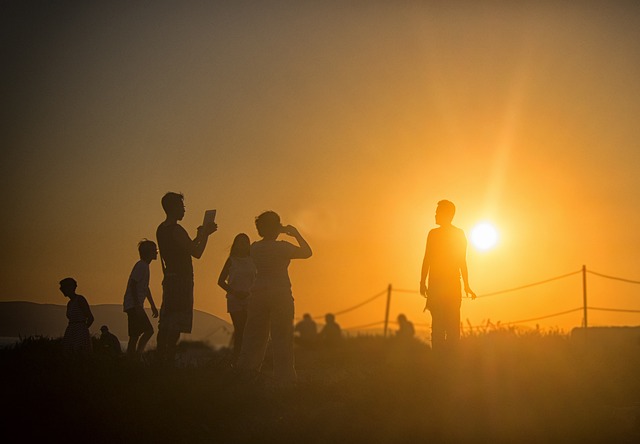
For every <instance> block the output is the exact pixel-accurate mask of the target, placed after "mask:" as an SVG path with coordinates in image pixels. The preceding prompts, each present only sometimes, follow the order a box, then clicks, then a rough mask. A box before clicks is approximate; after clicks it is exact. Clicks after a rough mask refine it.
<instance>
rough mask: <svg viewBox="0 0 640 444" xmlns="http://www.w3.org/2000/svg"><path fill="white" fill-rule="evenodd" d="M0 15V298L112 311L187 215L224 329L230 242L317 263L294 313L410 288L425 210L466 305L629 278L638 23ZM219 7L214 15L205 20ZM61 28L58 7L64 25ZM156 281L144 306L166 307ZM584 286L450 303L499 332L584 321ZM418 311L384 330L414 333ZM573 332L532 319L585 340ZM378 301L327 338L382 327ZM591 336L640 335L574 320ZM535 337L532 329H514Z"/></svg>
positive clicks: (633, 289) (202, 8) (623, 293)
mask: <svg viewBox="0 0 640 444" xmlns="http://www.w3.org/2000/svg"><path fill="white" fill-rule="evenodd" d="M7 3H8V4H9V6H8V7H7V10H8V11H7V13H6V14H2V15H3V19H2V23H1V24H2V29H6V30H7V31H6V36H7V37H6V38H3V45H4V47H5V49H6V51H3V54H5V55H4V58H5V63H3V65H4V66H5V68H4V69H3V73H2V74H1V76H2V78H1V79H0V80H2V85H3V86H2V88H3V97H5V100H4V105H5V107H6V110H5V113H3V115H4V116H5V118H4V119H3V121H4V123H5V126H6V129H5V130H4V131H3V134H4V136H3V139H4V143H3V146H4V147H5V150H4V152H5V154H4V159H3V162H2V166H0V168H1V173H2V174H1V177H0V180H1V181H2V185H3V189H4V190H5V208H6V212H5V215H4V217H3V226H2V232H3V233H4V235H3V240H2V244H3V248H1V249H0V250H1V251H0V255H1V256H0V260H1V261H2V274H1V275H0V276H1V279H0V298H1V299H2V300H28V301H34V302H41V303H59V304H63V303H65V299H64V298H63V296H62V295H61V294H60V293H59V291H58V289H57V282H58V281H59V280H60V279H61V278H63V277H66V276H73V277H75V278H76V279H77V280H78V282H79V289H78V291H79V292H80V293H81V294H84V295H85V296H87V298H88V299H89V301H90V303H92V304H102V303H121V301H122V295H123V292H124V287H125V284H126V280H127V277H128V274H129V271H130V269H131V267H132V266H133V264H134V263H135V261H136V260H137V251H136V244H137V242H138V241H139V240H140V239H141V238H144V237H149V238H153V236H154V233H155V228H156V226H157V225H158V223H160V222H161V221H162V219H163V212H162V208H161V206H160V198H161V197H162V195H163V194H164V193H165V192H167V191H180V192H183V193H184V194H185V204H186V207H187V214H186V216H185V219H184V221H183V225H184V226H185V228H187V230H188V231H189V232H190V233H191V234H192V235H195V229H196V227H197V226H198V225H199V224H200V223H201V220H202V214H203V212H204V210H206V209H209V208H216V209H217V210H218V224H219V227H220V228H219V231H218V232H217V233H215V234H214V235H213V237H212V238H211V239H210V243H209V245H208V247H207V250H206V251H205V254H204V257H203V258H202V259H201V260H199V261H195V281H196V284H195V285H196V295H195V298H196V302H195V305H196V308H198V309H201V310H204V311H207V312H210V313H213V314H215V315H218V316H220V317H223V318H225V319H226V318H227V315H226V314H225V300H224V293H223V291H222V290H221V289H220V288H218V287H217V286H216V280H217V276H218V273H219V270H220V268H221V266H222V264H223V262H224V260H225V258H226V255H227V254H228V248H229V246H230V244H231V240H232V239H233V237H234V236H235V234H237V233H238V232H246V233H248V234H249V235H250V236H251V237H252V238H253V239H256V232H255V229H254V227H253V218H254V217H255V216H256V215H257V214H259V213H260V212H261V211H263V210H267V209H273V210H275V211H277V212H279V213H280V215H281V216H282V219H283V222H285V223H291V224H294V225H296V226H297V227H298V228H299V229H300V231H301V232H302V233H303V234H304V235H305V237H306V238H307V239H308V241H309V242H310V244H311V246H312V248H313V250H314V256H313V258H311V259H310V260H307V261H299V262H297V263H294V264H293V265H292V266H291V268H290V273H291V276H292V281H293V285H294V296H295V297H296V310H297V314H298V315H301V314H302V313H304V312H310V313H311V314H312V315H314V316H318V315H323V314H324V313H326V312H330V311H339V310H341V309H344V308H348V307H350V306H353V305H355V304H357V303H359V302H361V301H363V300H365V299H367V298H369V297H371V296H373V295H375V294H376V293H379V292H381V291H383V290H384V289H385V288H386V286H387V285H388V284H389V283H391V284H392V285H393V286H394V287H395V288H402V289H416V290H417V288H418V280H419V277H420V266H421V261H422V254H423V252H424V243H425V240H426V235H427V232H428V230H429V229H431V228H433V227H434V220H433V215H434V211H435V205H436V203H437V201H438V200H440V199H445V198H446V199H450V200H452V201H453V202H454V203H455V204H456V205H457V208H458V212H457V215H456V218H455V219H454V224H456V225H458V226H459V227H461V228H463V229H464V230H465V231H466V232H467V234H469V232H470V230H471V228H472V227H473V225H474V224H475V223H476V222H478V221H480V220H484V219H488V220H491V221H492V222H493V223H494V224H495V225H496V226H497V228H498V229H499V231H500V235H501V240H500V244H499V245H498V247H497V248H495V249H494V250H491V251H489V252H484V253H483V252H479V251H475V250H474V249H473V248H472V247H470V248H469V251H468V263H469V269H470V281H471V285H472V287H473V288H474V290H475V291H476V293H478V294H484V293H490V292H494V291H499V290H502V289H506V288H512V287H517V286H520V285H524V284H528V283H530V282H535V281H539V280H543V279H547V278H551V277H554V276H557V275H562V274H565V273H568V272H572V271H577V270H578V269H580V267H581V266H582V265H583V264H586V265H587V266H588V267H589V269H592V270H594V271H598V272H600V273H605V274H609V275H614V276H620V277H625V278H629V279H636V280H638V279H640V272H638V266H637V258H636V256H637V255H636V250H637V246H638V245H639V244H640V234H638V230H637V228H636V227H638V226H639V225H640V206H639V205H638V197H640V179H639V177H638V165H639V160H640V146H639V145H638V144H639V142H638V141H639V140H640V126H639V125H638V124H637V118H638V117H637V116H638V115H640V86H638V82H637V79H638V78H640V26H638V25H639V24H640V8H639V7H637V6H631V5H632V3H631V2H629V3H628V4H627V3H624V2H620V3H617V4H616V5H608V6H597V5H596V2H593V3H592V4H587V3H585V5H583V6H580V7H578V6H574V7H569V6H565V7H559V6H553V5H551V2H545V5H544V6H539V5H536V3H537V2H529V3H530V4H529V5H521V6H517V7H516V6H504V5H502V6H499V5H497V4H493V6H479V5H475V4H474V3H473V2H464V3H458V4H457V5H449V2H426V4H423V5H419V4H418V2H391V3H392V4H391V3H388V2H356V3H354V4H352V5H351V6H343V5H342V2H335V4H333V5H326V4H316V3H317V2H279V3H278V5H277V6H271V7H256V6H255V5H253V4H251V2H246V3H242V2H234V4H233V5H224V4H222V2H204V1H199V2H168V1H161V2H154V5H153V6H147V7H142V6H132V5H131V4H130V3H128V2H122V3H121V4H118V3H117V2H108V4H101V5H93V6H86V5H84V3H83V2H77V4H74V2H67V5H68V6H67V7H66V8H65V7H62V6H49V7H48V8H43V7H41V6H40V7H38V8H35V7H34V8H31V7H29V4H30V2H18V1H15V2H7ZM217 3H220V4H217ZM56 8H60V9H56ZM588 279H589V287H588V288H589V301H590V305H593V306H596V307H613V308H628V309H640V287H638V286H637V285H633V284H625V283H621V282H616V281H611V280H605V279H602V278H598V277H595V276H592V275H590V276H589V278H588ZM160 281H161V270H160V267H159V265H158V264H157V263H154V264H152V291H153V292H154V295H155V298H156V300H157V301H160V300H161V289H160ZM581 304H582V287H581V277H580V276H578V275H576V276H571V277H569V278H566V279H563V280H561V281H557V282H554V283H552V284H547V285H544V286H540V287H534V288H532V289H529V290H526V291H521V292H516V293H509V294H505V295H499V296H493V297H487V298H483V299H478V300H476V301H473V302H471V301H464V302H463V307H462V317H463V319H467V318H468V319H469V321H470V322H471V323H472V324H474V325H478V324H480V323H482V322H484V321H486V320H487V319H491V320H492V321H493V322H496V321H502V322H509V321H515V320H520V319H528V318H533V317H537V316H544V315H546V314H550V313H556V312H561V311H564V310H568V309H572V308H576V307H580V306H581ZM422 307H423V299H422V298H420V297H419V296H418V295H411V294H405V293H394V295H393V298H392V306H391V317H392V319H395V317H396V315H397V314H398V313H400V312H404V313H405V314H406V315H407V316H408V317H409V319H411V320H413V321H414V322H416V323H417V324H427V323H428V322H430V318H429V316H428V315H426V314H423V313H422ZM581 316H582V314H581V313H573V314H570V315H565V316H561V317H556V318H552V319H548V320H545V321H540V325H541V326H543V327H550V326H559V327H561V328H564V329H569V328H571V327H574V326H578V325H580V322H581ZM383 317H384V298H379V299H378V300H376V301H375V302H372V303H371V304H368V305H366V306H364V307H362V308H360V309H358V310H355V311H353V312H351V313H348V314H345V315H343V316H339V317H338V319H337V320H338V322H339V323H340V324H342V325H343V326H344V327H350V326H356V325H361V324H367V323H371V322H376V321H381V320H382V319H383ZM589 317H590V323H591V324H593V325H598V324H599V325H604V324H613V325H637V324H638V323H640V315H639V314H620V313H613V314H611V313H604V312H590V314H589ZM529 325H533V324H529Z"/></svg>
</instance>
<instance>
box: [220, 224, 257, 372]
mask: <svg viewBox="0 0 640 444" xmlns="http://www.w3.org/2000/svg"><path fill="white" fill-rule="evenodd" d="M250 247H251V241H250V240H249V236H247V235H246V234H244V233H240V234H238V235H237V236H236V237H235V239H233V244H232V245H231V250H230V251H229V257H228V258H227V261H226V262H225V263H224V266H223V267H222V271H221V272H220V277H218V285H219V286H220V287H221V288H222V289H223V290H225V291H226V292H227V313H229V315H230V316H231V321H232V322H233V360H232V365H235V363H236V361H237V360H238V356H239V355H240V349H241V347H242V337H243V335H244V326H245V324H246V323H247V302H248V298H249V295H250V291H251V287H252V286H253V281H254V280H255V277H256V267H255V265H253V261H252V260H251V257H250V256H249V250H250Z"/></svg>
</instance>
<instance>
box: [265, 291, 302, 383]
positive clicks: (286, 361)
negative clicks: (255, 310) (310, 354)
mask: <svg viewBox="0 0 640 444" xmlns="http://www.w3.org/2000/svg"><path fill="white" fill-rule="evenodd" d="M293 316H294V305H293V298H291V297H289V298H287V299H285V300H283V301H279V302H278V304H277V305H276V306H275V307H274V310H273V314H272V319H271V340H272V344H273V376H274V379H275V380H276V381H277V382H278V383H281V384H287V385H289V384H295V382H296V379H297V377H296V369H295V363H294V354H293Z"/></svg>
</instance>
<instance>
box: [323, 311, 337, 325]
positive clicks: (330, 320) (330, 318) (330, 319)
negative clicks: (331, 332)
mask: <svg viewBox="0 0 640 444" xmlns="http://www.w3.org/2000/svg"><path fill="white" fill-rule="evenodd" d="M324 320H325V321H327V324H333V322H334V321H335V320H336V317H335V316H334V315H333V313H327V314H326V315H324Z"/></svg>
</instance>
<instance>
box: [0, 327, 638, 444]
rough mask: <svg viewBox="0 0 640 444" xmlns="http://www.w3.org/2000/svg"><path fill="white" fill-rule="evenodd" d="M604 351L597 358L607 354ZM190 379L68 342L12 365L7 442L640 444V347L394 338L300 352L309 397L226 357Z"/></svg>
mask: <svg viewBox="0 0 640 444" xmlns="http://www.w3.org/2000/svg"><path fill="white" fill-rule="evenodd" d="M594 349H595V348H594ZM181 356H182V359H181V361H180V363H181V367H179V368H164V369H163V368H155V367H153V366H148V365H140V364H137V365H136V364H134V363H131V362H128V361H126V360H124V359H120V360H111V359H107V358H106V357H100V356H96V357H95V358H94V359H92V360H91V361H85V362H68V361H65V360H63V359H62V357H61V354H60V342H59V340H50V339H43V338H27V339H25V340H23V341H22V342H21V343H20V344H18V345H17V346H16V347H15V348H14V349H10V350H3V351H1V352H0V359H1V360H0V366H1V367H0V369H1V371H2V380H3V386H4V389H3V404H4V405H5V406H6V408H5V411H8V412H7V413H6V414H5V415H3V422H6V424H5V426H4V427H3V430H4V431H5V433H7V432H9V434H11V435H13V436H18V437H20V441H21V442H35V441H39V440H43V441H46V442H62V441H66V442H69V441H71V442H194V443H200V442H216V443H243V442H247V443H249V442H251V443H271V442H274V443H275V442H277V443H288V442H302V443H304V444H311V443H331V442H336V443H338V442H340V443H342V442H346V443H351V442H353V443H414V442H430V443H439V442H447V443H449V442H473V443H485V442H492V443H513V442H532V443H533V442H536V443H537V442H558V443H559V442H562V443H565V442H634V443H635V442H640V345H635V346H630V347H629V348H628V349H625V350H622V349H607V348H606V347H598V348H597V352H594V351H593V349H592V348H591V347H587V346H585V345H584V344H583V345H580V346H578V345H576V344H574V343H572V341H571V340H569V339H568V338H567V337H565V336H562V335H559V334H548V335H544V334H540V333H534V334H527V335H521V334H518V333H517V332H514V331H507V330H502V331H495V332H488V333H483V334H479V335H476V336H470V337H466V338H464V340H463V341H462V343H461V347H460V350H459V353H458V354H457V356H452V357H449V358H447V359H445V358H443V357H441V356H437V355H434V353H433V352H432V351H431V350H430V349H429V347H428V346H426V345H425V344H423V343H420V342H418V341H415V342H411V343H399V342H397V341H396V340H394V339H385V338H381V337H360V338H351V339H347V340H345V341H344V344H343V345H342V346H340V347H337V348H334V349H319V350H304V349H297V351H296V367H297V369H298V374H299V385H298V387H297V388H296V389H293V390H291V389H289V390H278V389H275V388H273V387H272V386H271V385H270V384H269V378H268V375H269V368H268V365H265V369H264V371H265V374H266V376H265V381H264V382H265V383H264V384H259V385H257V386H246V385H242V384H241V383H240V382H239V381H237V380H236V379H235V378H234V375H233V374H232V372H231V371H230V370H229V367H228V365H227V364H226V363H227V353H226V351H224V350H222V351H215V352H214V351H212V350H209V349H206V348H203V347H202V346H199V344H188V343H187V344H183V353H182V355H181Z"/></svg>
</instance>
